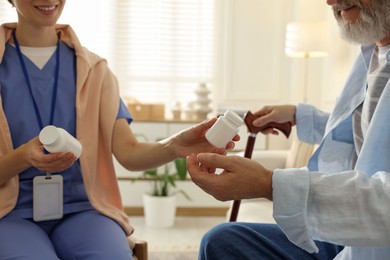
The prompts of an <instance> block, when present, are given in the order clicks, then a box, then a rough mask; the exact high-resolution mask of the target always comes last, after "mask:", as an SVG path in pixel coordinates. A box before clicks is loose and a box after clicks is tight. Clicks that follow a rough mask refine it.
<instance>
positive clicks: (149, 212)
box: [143, 194, 176, 228]
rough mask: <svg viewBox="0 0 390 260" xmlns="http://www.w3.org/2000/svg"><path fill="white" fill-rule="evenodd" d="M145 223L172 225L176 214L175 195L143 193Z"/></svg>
mask: <svg viewBox="0 0 390 260" xmlns="http://www.w3.org/2000/svg"><path fill="white" fill-rule="evenodd" d="M143 203H144V215H145V224H146V226H148V227H156V228H167V227H172V226H173V224H174V222H175V216H176V195H172V196H168V197H159V196H151V195H149V194H144V195H143Z"/></svg>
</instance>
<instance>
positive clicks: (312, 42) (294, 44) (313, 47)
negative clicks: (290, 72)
mask: <svg viewBox="0 0 390 260" xmlns="http://www.w3.org/2000/svg"><path fill="white" fill-rule="evenodd" d="M329 45H330V28H329V24H328V23H327V22H325V21H301V22H290V23H288V24H287V28H286V46H285V53H286V55H287V56H288V57H292V58H304V61H305V69H304V75H303V76H304V83H303V98H302V101H303V102H304V103H306V102H307V101H308V89H307V83H308V82H307V81H308V78H307V77H308V75H309V73H308V69H309V67H308V66H309V58H317V57H325V56H327V55H328V51H329Z"/></svg>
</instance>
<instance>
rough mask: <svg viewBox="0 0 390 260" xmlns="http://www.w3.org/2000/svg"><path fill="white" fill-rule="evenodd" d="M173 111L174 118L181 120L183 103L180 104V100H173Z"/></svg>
mask: <svg viewBox="0 0 390 260" xmlns="http://www.w3.org/2000/svg"><path fill="white" fill-rule="evenodd" d="M171 111H172V117H173V119H175V120H179V119H180V118H181V104H180V101H175V102H173V104H172V107H171Z"/></svg>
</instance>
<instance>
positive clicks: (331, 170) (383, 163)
mask: <svg viewBox="0 0 390 260" xmlns="http://www.w3.org/2000/svg"><path fill="white" fill-rule="evenodd" d="M373 49H374V46H364V47H362V50H361V54H360V55H359V57H358V58H357V60H356V62H355V64H354V66H353V69H352V72H351V74H350V76H349V78H348V79H347V82H346V85H345V87H344V89H343V91H342V92H341V94H340V96H339V98H338V99H337V101H336V104H335V108H334V110H333V112H332V113H331V114H328V113H324V112H321V111H319V110H317V109H315V108H314V107H312V106H309V105H304V104H300V105H298V107H297V113H296V119H297V134H298V137H299V139H300V140H302V141H304V142H308V143H312V144H319V147H318V149H317V150H316V152H315V153H314V154H313V156H312V158H311V159H310V161H309V165H308V168H301V169H277V170H275V171H274V175H273V199H274V218H275V220H276V222H277V223H278V225H279V226H280V227H281V229H282V230H283V231H284V232H285V233H286V235H287V236H288V238H289V239H290V240H291V241H292V242H293V243H294V244H296V245H297V246H299V247H301V248H303V249H304V250H306V251H308V252H317V251H318V248H317V247H316V245H315V244H314V241H313V240H320V241H326V242H329V243H333V244H338V245H343V246H345V248H344V250H343V251H342V252H341V253H340V254H339V255H338V256H337V257H336V258H335V259H354V260H355V259H365V260H366V259H390V86H389V85H390V82H388V83H387V85H386V87H385V89H384V91H383V93H382V95H381V98H380V100H379V102H378V105H377V107H376V110H375V113H374V115H373V117H372V121H371V123H370V126H369V128H368V130H367V135H366V137H365V140H364V143H363V146H362V149H361V151H360V154H359V157H358V158H357V156H356V152H355V147H354V141H353V130H352V113H353V111H354V110H355V109H356V107H357V106H358V105H359V104H360V103H361V102H362V101H363V100H364V97H365V93H366V85H367V72H368V66H369V62H370V58H371V54H372V51H373Z"/></svg>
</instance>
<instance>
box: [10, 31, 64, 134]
mask: <svg viewBox="0 0 390 260" xmlns="http://www.w3.org/2000/svg"><path fill="white" fill-rule="evenodd" d="M12 36H13V39H14V43H15V47H16V52H17V53H18V57H19V61H20V64H21V66H22V69H23V74H24V78H25V79H26V82H27V85H28V89H29V91H30V95H31V99H32V101H33V104H34V110H35V115H36V116H37V120H38V124H39V127H40V129H43V122H42V117H41V114H40V113H39V110H38V105H37V102H36V100H35V98H34V95H33V91H32V86H31V81H30V77H29V75H28V72H27V68H26V64H25V63H24V60H23V56H22V52H21V50H20V47H19V42H18V40H17V39H16V35H15V31H14V32H13V34H12ZM59 72H60V41H59V40H58V42H57V50H56V68H55V74H54V89H53V95H52V99H51V111H50V122H49V124H50V125H52V124H53V120H54V109H55V106H56V100H57V89H58V77H59Z"/></svg>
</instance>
